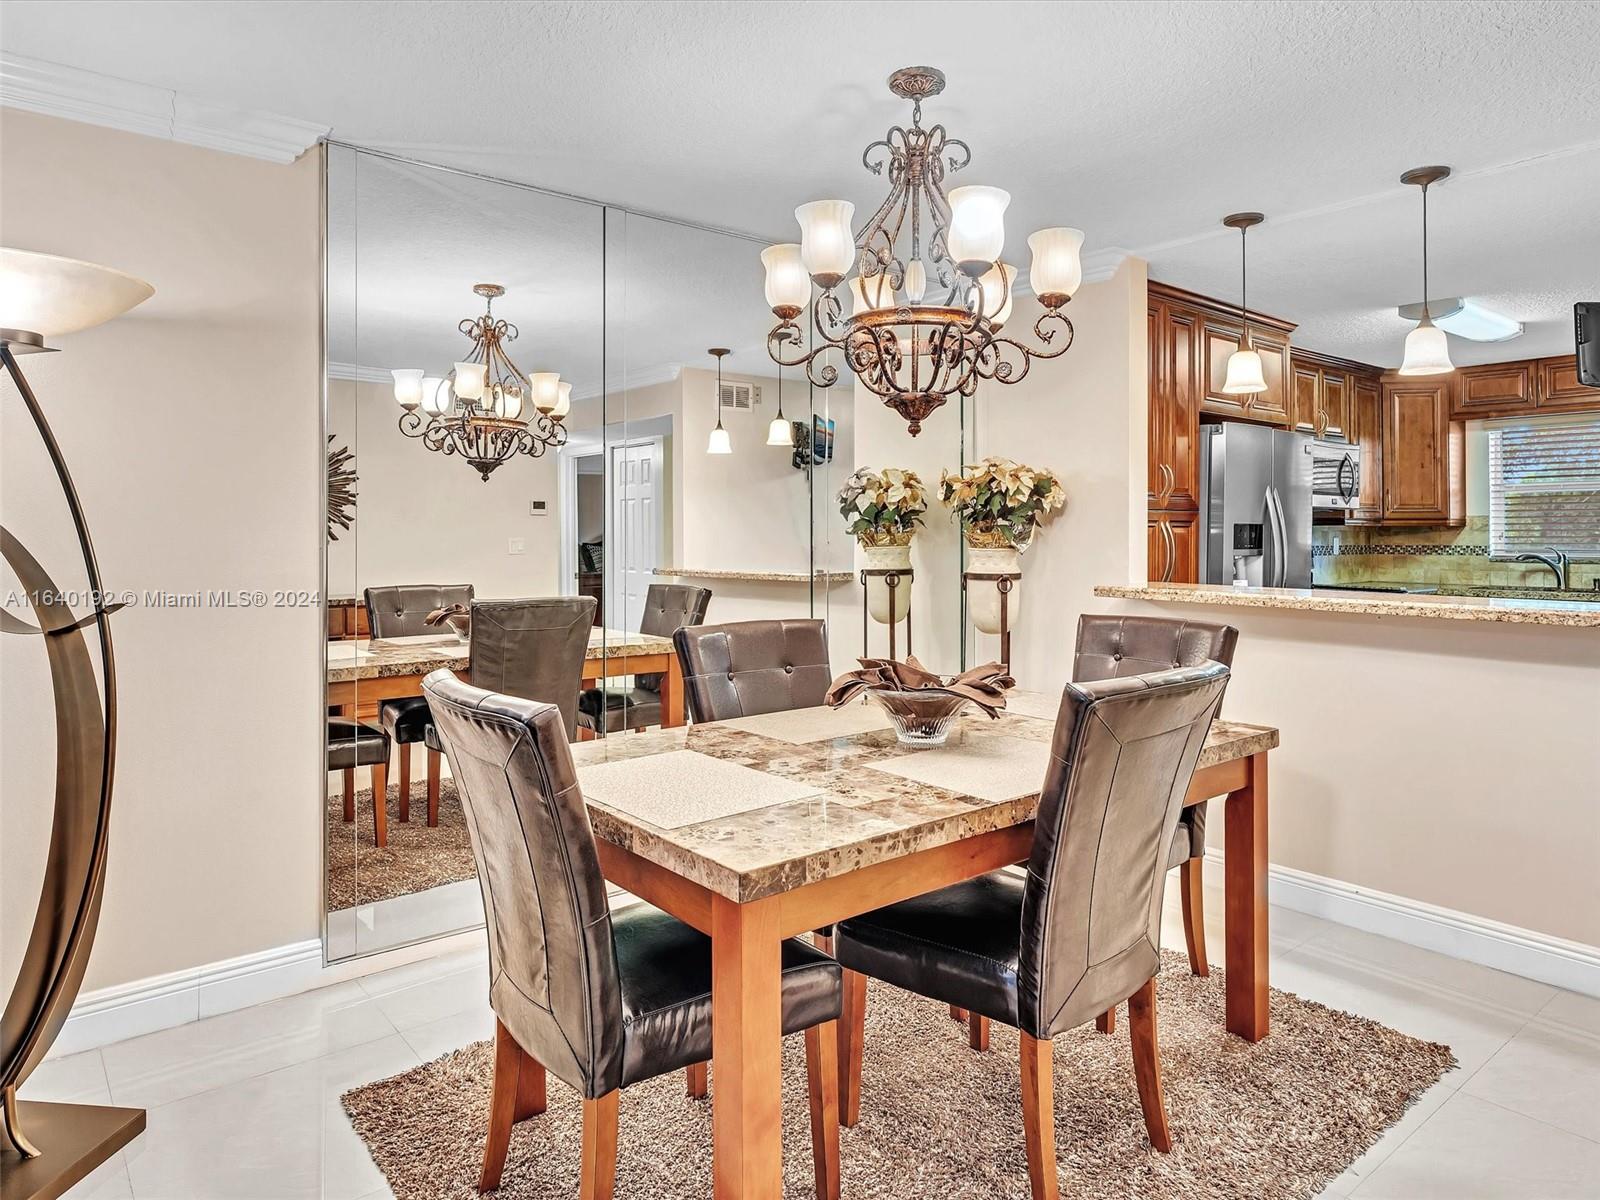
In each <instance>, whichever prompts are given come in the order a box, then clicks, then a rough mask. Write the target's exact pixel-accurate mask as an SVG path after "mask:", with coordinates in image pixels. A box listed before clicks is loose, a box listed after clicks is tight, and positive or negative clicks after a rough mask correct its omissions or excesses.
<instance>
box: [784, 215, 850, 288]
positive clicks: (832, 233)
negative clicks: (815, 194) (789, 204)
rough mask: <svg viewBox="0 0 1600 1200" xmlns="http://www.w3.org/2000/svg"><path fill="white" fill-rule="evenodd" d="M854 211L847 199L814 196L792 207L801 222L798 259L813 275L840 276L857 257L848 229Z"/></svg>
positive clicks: (842, 276)
mask: <svg viewBox="0 0 1600 1200" xmlns="http://www.w3.org/2000/svg"><path fill="white" fill-rule="evenodd" d="M855 215H856V206H855V205H854V204H851V203H850V201H848V200H813V201H812V202H811V203H810V204H802V205H801V206H800V207H799V208H797V209H795V210H794V219H795V220H796V221H799V222H800V261H801V262H802V263H803V264H804V265H805V269H806V270H807V271H809V272H810V273H811V274H812V275H814V276H815V275H823V276H834V277H837V278H839V279H843V278H844V277H845V276H846V275H848V274H849V273H850V268H851V266H852V265H853V264H854V263H855V259H856V242H855V235H854V234H853V233H851V232H850V221H851V219H852V218H853V217H854V216H855ZM809 295H810V293H809V291H808V292H807V296H808V298H809Z"/></svg>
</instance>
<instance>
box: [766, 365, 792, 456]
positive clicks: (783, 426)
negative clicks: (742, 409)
mask: <svg viewBox="0 0 1600 1200" xmlns="http://www.w3.org/2000/svg"><path fill="white" fill-rule="evenodd" d="M767 445H769V446H782V447H784V448H785V449H790V450H792V449H793V448H794V428H793V427H792V426H791V425H790V424H789V419H788V418H787V417H785V416H784V415H783V368H782V367H781V366H780V367H779V368H778V415H777V416H775V417H773V418H772V424H770V425H768V426H767Z"/></svg>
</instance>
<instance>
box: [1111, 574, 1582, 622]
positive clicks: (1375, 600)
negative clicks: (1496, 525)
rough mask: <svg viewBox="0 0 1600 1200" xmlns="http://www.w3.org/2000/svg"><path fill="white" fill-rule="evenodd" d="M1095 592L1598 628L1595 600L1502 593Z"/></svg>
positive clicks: (1177, 587) (1195, 587) (1178, 587)
mask: <svg viewBox="0 0 1600 1200" xmlns="http://www.w3.org/2000/svg"><path fill="white" fill-rule="evenodd" d="M1094 594H1095V595H1096V596H1108V597H1117V598H1120V599H1123V600H1155V601H1159V602H1163V603H1179V604H1217V605H1225V606H1234V607H1239V608H1277V609H1292V610H1299V611H1303V612H1332V613H1363V614H1366V615H1368V616H1375V617H1432V618H1436V619H1440V620H1446V621H1499V622H1505V623H1509V624H1516V625H1570V626H1576V627H1579V628H1591V629H1592V628H1600V602H1594V601H1588V602H1585V601H1578V600H1545V599H1521V598H1514V597H1507V596H1441V595H1420V594H1418V595H1412V594H1404V593H1390V592H1360V591H1348V592H1343V591H1338V590H1334V589H1328V588H1320V587H1319V588H1255V587H1250V588H1244V587H1231V586H1221V585H1217V584H1198V583H1153V584H1149V585H1145V586H1139V587H1133V586H1128V587H1120V586H1109V585H1103V586H1101V587H1097V588H1095V589H1094Z"/></svg>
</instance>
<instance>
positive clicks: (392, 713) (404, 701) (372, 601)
mask: <svg viewBox="0 0 1600 1200" xmlns="http://www.w3.org/2000/svg"><path fill="white" fill-rule="evenodd" d="M363 599H364V601H365V603H366V606H367V628H368V631H369V632H370V633H371V635H372V637H373V638H374V639H379V638H400V637H421V636H423V635H425V634H443V633H447V632H448V630H446V629H443V628H441V627H438V626H434V625H428V624H425V623H424V622H425V621H426V619H427V616H428V614H429V613H431V612H433V611H434V610H435V609H439V608H449V607H450V606H451V605H453V604H460V605H462V606H464V607H465V606H470V605H471V604H472V585H471V584H470V583H450V584H438V583H407V584H399V585H396V586H393V587H369V588H367V589H366V591H365V593H364V594H363ZM378 722H379V724H381V725H382V726H383V731H384V732H385V733H387V734H388V735H389V741H390V742H391V743H392V744H393V745H394V746H395V748H396V749H398V750H399V751H400V770H399V774H398V780H399V786H398V789H397V790H398V791H399V793H400V795H399V801H400V819H401V820H402V821H409V820H411V747H412V746H414V745H415V744H416V743H418V742H424V743H426V741H427V730H428V702H427V701H426V700H425V699H423V698H422V697H421V696H402V697H400V698H399V699H396V700H385V701H383V702H382V703H381V704H379V706H378ZM438 823H439V752H438V751H437V750H435V749H433V748H432V747H429V748H428V824H429V825H437V824H438Z"/></svg>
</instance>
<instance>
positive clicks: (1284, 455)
mask: <svg viewBox="0 0 1600 1200" xmlns="http://www.w3.org/2000/svg"><path fill="white" fill-rule="evenodd" d="M1200 516H1201V519H1202V520H1203V521H1204V522H1205V529H1204V536H1203V537H1202V538H1201V539H1200V582H1201V583H1223V584H1226V583H1233V582H1236V581H1238V580H1241V579H1242V580H1244V581H1246V582H1248V583H1249V584H1250V585H1251V586H1252V587H1290V588H1306V587H1310V586H1311V438H1310V437H1308V436H1307V435H1305V434H1303V433H1289V432H1287V431H1285V430H1282V429H1268V428H1266V427H1265V426H1262V425H1245V424H1240V423H1238V422H1234V423H1230V424H1223V425H1202V426H1201V427H1200Z"/></svg>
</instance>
